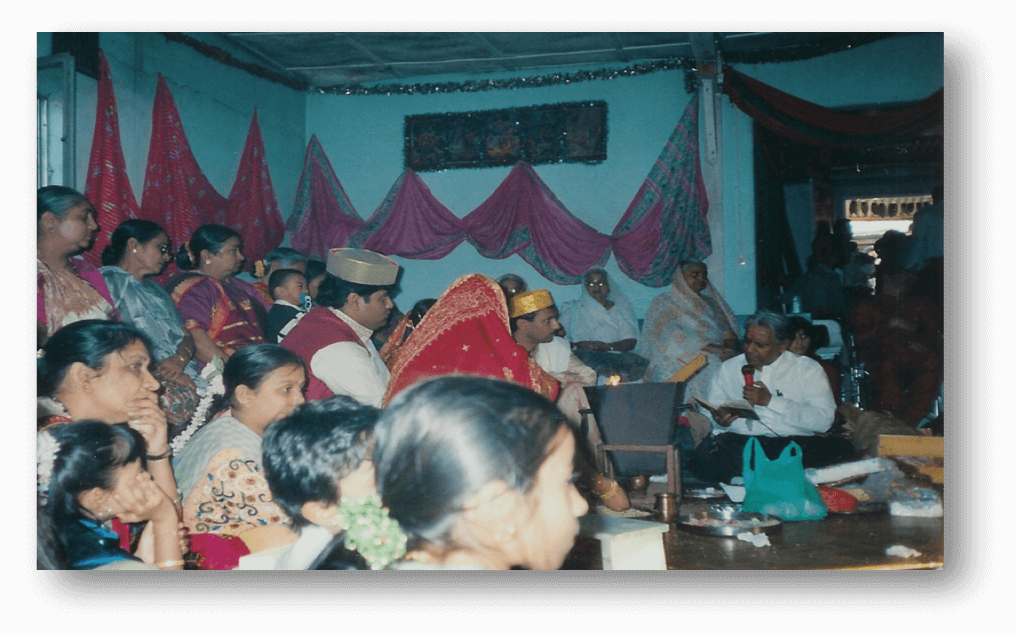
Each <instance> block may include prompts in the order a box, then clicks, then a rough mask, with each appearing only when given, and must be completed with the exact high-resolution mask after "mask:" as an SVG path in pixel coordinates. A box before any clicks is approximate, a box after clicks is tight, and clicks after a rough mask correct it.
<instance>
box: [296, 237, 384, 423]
mask: <svg viewBox="0 0 1016 633" xmlns="http://www.w3.org/2000/svg"><path fill="white" fill-rule="evenodd" d="M325 270H326V275H325V279H324V281H322V282H321V286H320V288H319V289H318V297H317V303H318V305H317V306H316V307H314V308H311V310H310V311H309V312H308V313H307V314H306V315H305V316H304V317H303V318H302V319H300V321H299V322H298V323H297V324H296V327H294V328H293V329H292V330H291V331H290V332H289V334H287V335H286V338H285V339H283V342H282V346H283V347H286V348H289V349H291V350H293V351H294V352H296V353H297V354H299V355H300V357H301V358H303V361H304V363H306V365H307V369H308V377H307V399H308V400H322V399H325V398H329V397H331V396H332V395H337V394H341V395H347V396H351V397H352V398H354V399H356V400H358V401H359V402H362V403H364V404H369V405H373V406H376V407H379V406H381V399H382V398H383V396H384V393H385V389H386V388H387V386H388V378H389V373H388V368H387V367H386V366H385V364H384V361H382V360H381V357H380V355H378V353H377V349H376V348H375V347H374V344H373V343H372V342H371V340H370V339H371V336H372V335H373V334H374V332H375V331H377V330H380V329H381V328H383V327H384V326H385V324H386V323H387V322H388V315H389V313H390V312H391V309H392V305H393V304H392V300H391V298H389V296H388V293H389V292H390V291H391V290H392V289H393V288H394V287H395V282H396V279H397V278H398V274H399V265H398V264H397V263H395V262H394V261H392V260H391V259H390V258H388V257H385V256H384V255H381V254H380V253H375V252H374V251H368V250H363V249H358V248H333V249H332V250H331V251H329V252H328V262H327V265H326V267H325Z"/></svg>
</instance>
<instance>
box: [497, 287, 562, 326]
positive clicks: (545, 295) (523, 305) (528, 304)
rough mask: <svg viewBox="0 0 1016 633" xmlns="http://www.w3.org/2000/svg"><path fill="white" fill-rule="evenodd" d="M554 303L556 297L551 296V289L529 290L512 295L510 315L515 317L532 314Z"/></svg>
mask: <svg viewBox="0 0 1016 633" xmlns="http://www.w3.org/2000/svg"><path fill="white" fill-rule="evenodd" d="M552 305H554V298H553V297H551V296H550V291H549V290H527V291H526V292H520V293H519V294H517V295H515V296H514V297H512V300H511V304H510V305H509V306H508V317H509V318H512V319H514V318H515V317H518V316H522V315H524V314H530V313H532V312H536V311H537V310H542V309H544V308H549V307H550V306H552Z"/></svg>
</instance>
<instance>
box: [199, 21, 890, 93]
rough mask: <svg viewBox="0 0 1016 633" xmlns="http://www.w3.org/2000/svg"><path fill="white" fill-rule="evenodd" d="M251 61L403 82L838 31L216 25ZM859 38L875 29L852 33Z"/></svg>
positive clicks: (333, 79)
mask: <svg viewBox="0 0 1016 633" xmlns="http://www.w3.org/2000/svg"><path fill="white" fill-rule="evenodd" d="M216 35H218V36H219V37H221V38H224V40H225V41H226V42H228V43H229V45H230V46H231V47H233V48H235V49H238V50H240V51H243V52H244V53H245V54H246V56H248V57H249V58H250V59H251V60H253V61H254V62H255V63H257V64H258V65H261V66H263V67H264V68H266V69H268V70H271V71H273V72H276V73H279V74H282V75H285V76H287V77H289V78H290V79H293V80H296V81H299V82H300V83H303V84H307V85H309V86H312V87H328V86H337V85H343V84H353V83H365V82H374V81H385V82H407V80H409V79H410V78H419V77H424V76H428V75H438V74H446V73H467V74H472V75H482V74H485V73H495V72H531V71H533V70H534V69H539V68H551V67H555V68H556V67H568V66H584V67H590V66H598V65H614V64H634V63H640V62H641V63H645V62H647V61H651V60H660V59H674V58H689V59H699V60H711V59H715V55H716V51H719V52H720V54H721V55H722V56H723V57H724V58H732V57H736V56H737V55H738V54H742V55H743V54H751V53H753V52H757V51H760V50H770V51H781V50H782V51H788V52H793V51H800V52H801V53H803V54H807V52H808V49H809V47H810V48H811V49H812V50H815V49H817V48H821V47H822V46H824V45H825V44H826V43H828V42H830V41H831V40H835V39H839V40H842V39H843V38H844V37H850V36H851V34H845V33H776V32H757V33H678V32H659V33H651V32H626V33H589V32H564V33H545V32H509V33H506V32H482V33H463V32H444V33H369V32H355V33H293V32H274V33H272V32H248V33H236V32H234V33H218V34H216ZM853 35H856V36H857V37H859V38H862V39H863V38H865V37H868V38H872V37H879V36H880V34H863V33H859V34H853Z"/></svg>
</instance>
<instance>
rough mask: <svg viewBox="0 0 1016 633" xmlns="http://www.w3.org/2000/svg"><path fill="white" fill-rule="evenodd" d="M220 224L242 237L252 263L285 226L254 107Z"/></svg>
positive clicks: (280, 237) (278, 241) (274, 242)
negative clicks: (238, 166) (238, 165)
mask: <svg viewBox="0 0 1016 633" xmlns="http://www.w3.org/2000/svg"><path fill="white" fill-rule="evenodd" d="M222 224H224V225H226V226H228V227H230V228H231V229H233V230H235V231H236V232H238V233H239V234H240V235H241V236H242V237H243V254H244V256H246V257H247V260H248V261H252V262H254V261H257V260H259V259H261V258H262V257H264V256H265V255H267V254H268V252H269V251H271V250H272V249H273V248H275V247H276V246H278V245H279V244H281V243H282V240H283V237H285V235H284V234H285V232H286V228H285V225H284V224H283V222H282V215H281V214H280V213H279V204H278V202H276V199H275V190H274V189H273V188H272V177H271V175H270V174H269V173H268V162H267V160H266V159H265V144H264V141H263V140H262V139H261V126H260V125H258V113H257V110H256V109H255V110H254V117H253V118H252V119H251V122H250V130H249V131H248V132H247V143H246V144H245V145H244V148H243V155H242V156H241V157H240V168H239V170H237V174H236V181H235V182H234V183H233V190H232V191H230V193H229V200H228V201H227V202H226V206H225V218H224V221H223V222H222Z"/></svg>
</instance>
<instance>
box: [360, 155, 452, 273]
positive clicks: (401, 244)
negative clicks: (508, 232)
mask: <svg viewBox="0 0 1016 633" xmlns="http://www.w3.org/2000/svg"><path fill="white" fill-rule="evenodd" d="M465 239H466V232H465V230H464V229H463V228H462V220H460V219H459V218H458V216H456V215H455V214H454V213H452V212H451V211H449V210H448V208H447V207H446V206H444V205H443V204H441V203H440V202H438V200H437V198H435V197H434V194H432V193H431V192H430V189H429V188H428V187H427V185H425V184H424V182H423V180H421V179H420V177H419V176H418V175H417V174H416V172H414V171H413V170H412V169H407V170H406V171H405V172H404V173H403V174H402V176H400V177H399V179H398V180H397V181H396V182H395V184H394V185H393V186H392V188H391V191H389V192H388V195H387V196H385V199H384V201H383V202H382V203H381V206H379V207H378V208H377V210H376V211H375V212H374V215H372V216H370V219H368V220H367V221H366V222H365V223H364V225H363V226H362V227H361V228H360V230H359V231H357V232H356V234H355V235H353V237H352V238H350V240H349V245H350V246H356V247H360V248H366V249H370V250H372V251H377V252H378V253H383V254H385V255H398V256H400V257H407V258H409V259H441V258H442V257H444V256H445V255H447V254H449V253H451V252H452V251H453V250H455V248H456V247H457V246H458V245H459V244H461V243H462V242H463V240H465Z"/></svg>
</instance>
